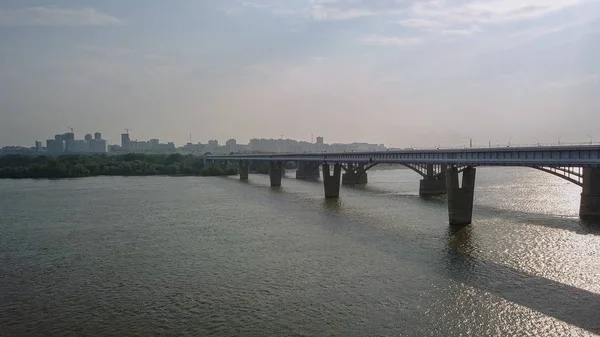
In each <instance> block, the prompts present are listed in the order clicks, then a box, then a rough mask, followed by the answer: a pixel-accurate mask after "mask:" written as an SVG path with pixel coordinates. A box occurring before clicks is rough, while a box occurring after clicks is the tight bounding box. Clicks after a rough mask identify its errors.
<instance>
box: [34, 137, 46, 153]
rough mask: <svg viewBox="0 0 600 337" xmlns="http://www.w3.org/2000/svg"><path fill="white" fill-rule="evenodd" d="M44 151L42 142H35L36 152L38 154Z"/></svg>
mask: <svg viewBox="0 0 600 337" xmlns="http://www.w3.org/2000/svg"><path fill="white" fill-rule="evenodd" d="M43 149H44V146H43V145H42V142H40V141H38V140H36V141H35V150H36V151H37V152H42V150H43Z"/></svg>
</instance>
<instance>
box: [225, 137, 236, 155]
mask: <svg viewBox="0 0 600 337" xmlns="http://www.w3.org/2000/svg"><path fill="white" fill-rule="evenodd" d="M225 148H226V151H227V152H237V141H236V140H235V139H233V138H231V139H230V140H228V141H227V142H225Z"/></svg>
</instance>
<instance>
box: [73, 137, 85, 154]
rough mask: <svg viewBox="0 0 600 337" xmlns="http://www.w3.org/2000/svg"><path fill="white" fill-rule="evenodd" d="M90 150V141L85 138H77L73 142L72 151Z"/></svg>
mask: <svg viewBox="0 0 600 337" xmlns="http://www.w3.org/2000/svg"><path fill="white" fill-rule="evenodd" d="M87 151H88V143H87V142H86V141H85V140H83V139H76V140H73V141H72V142H71V149H70V151H69V152H70V153H85V152H87Z"/></svg>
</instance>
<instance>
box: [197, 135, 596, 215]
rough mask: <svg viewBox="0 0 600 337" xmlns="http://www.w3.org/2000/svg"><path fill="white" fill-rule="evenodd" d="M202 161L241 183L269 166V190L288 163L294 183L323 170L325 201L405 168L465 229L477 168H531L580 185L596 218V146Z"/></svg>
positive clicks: (584, 211) (585, 208) (583, 208)
mask: <svg viewBox="0 0 600 337" xmlns="http://www.w3.org/2000/svg"><path fill="white" fill-rule="evenodd" d="M204 159H205V161H206V162H212V163H215V164H219V165H229V164H231V163H234V164H235V165H237V166H238V172H239V175H240V179H241V180H246V179H248V174H249V171H250V170H249V168H250V165H251V163H256V162H263V163H268V165H269V176H270V182H271V186H281V176H282V174H283V172H284V168H285V165H286V163H287V162H296V163H297V166H298V169H297V171H296V178H297V179H318V178H319V177H320V172H321V170H319V168H320V167H322V172H323V186H324V190H325V198H338V197H339V196H340V182H341V184H342V185H357V184H366V183H367V181H368V179H367V171H368V170H369V169H371V168H372V167H374V166H376V165H378V164H397V165H403V166H406V167H408V168H409V169H411V170H413V171H415V172H416V173H417V174H419V175H420V176H421V177H422V179H421V182H420V187H419V195H420V196H422V197H431V196H438V195H447V200H448V201H447V203H448V219H449V223H450V225H466V224H470V223H471V221H472V214H473V197H474V189H475V172H476V167H478V166H518V167H529V168H532V169H537V170H540V171H543V172H546V173H548V174H552V175H555V176H558V177H560V178H562V179H565V180H567V181H569V182H571V183H573V184H576V185H578V186H581V187H582V193H581V200H580V207H579V215H580V217H581V218H582V219H583V220H585V221H594V222H595V221H598V220H599V219H600V146H598V145H577V146H531V147H498V148H466V149H431V150H412V149H407V150H403V151H373V152H343V153H280V154H229V155H206V156H205V158H204ZM342 171H343V174H342ZM460 174H462V184H461V182H460V180H459V175H460Z"/></svg>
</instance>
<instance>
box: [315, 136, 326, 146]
mask: <svg viewBox="0 0 600 337" xmlns="http://www.w3.org/2000/svg"><path fill="white" fill-rule="evenodd" d="M317 144H318V145H323V144H325V143H324V142H323V137H320V136H319V137H317Z"/></svg>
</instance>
